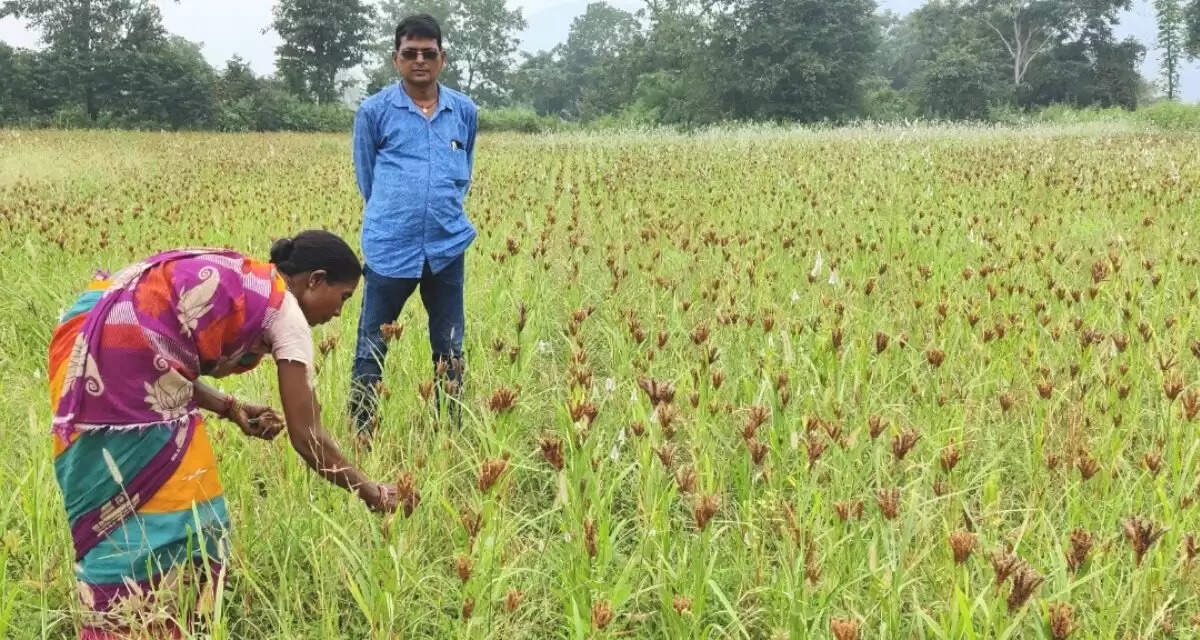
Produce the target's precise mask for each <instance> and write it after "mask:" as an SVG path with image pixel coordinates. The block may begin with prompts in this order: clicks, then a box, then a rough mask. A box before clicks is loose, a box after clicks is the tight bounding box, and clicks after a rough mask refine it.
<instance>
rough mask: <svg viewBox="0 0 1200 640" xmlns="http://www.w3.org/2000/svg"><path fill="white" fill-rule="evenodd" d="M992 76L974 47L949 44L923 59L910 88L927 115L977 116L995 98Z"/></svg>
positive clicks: (994, 85) (984, 116) (981, 117)
mask: <svg viewBox="0 0 1200 640" xmlns="http://www.w3.org/2000/svg"><path fill="white" fill-rule="evenodd" d="M994 78H995V75H994V74H992V73H991V71H990V70H989V69H988V67H987V65H986V64H984V62H983V61H982V60H980V58H979V55H978V54H977V53H976V52H975V51H972V50H971V49H969V48H967V47H964V46H962V45H957V46H949V47H946V48H944V49H942V50H941V51H939V52H938V53H937V54H936V55H935V56H934V57H933V58H932V59H930V60H924V61H922V63H921V70H920V72H919V73H918V74H917V76H916V78H915V80H914V86H913V88H912V91H913V93H914V94H915V95H916V96H917V100H916V101H917V103H918V104H919V105H920V106H921V109H922V111H924V112H925V114H926V115H929V116H935V117H940V118H949V119H953V120H965V119H976V120H978V119H983V118H986V117H987V115H988V109H989V108H990V107H991V106H992V104H993V102H995V101H996V83H995V81H994Z"/></svg>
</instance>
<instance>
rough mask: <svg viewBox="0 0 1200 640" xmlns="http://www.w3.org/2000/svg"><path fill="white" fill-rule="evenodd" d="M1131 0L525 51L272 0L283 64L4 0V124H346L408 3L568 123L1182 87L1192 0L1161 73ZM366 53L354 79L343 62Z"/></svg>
mask: <svg viewBox="0 0 1200 640" xmlns="http://www.w3.org/2000/svg"><path fill="white" fill-rule="evenodd" d="M1130 4H1131V0H928V1H927V2H926V3H924V4H923V5H922V6H921V7H919V8H918V9H916V10H915V11H913V12H911V13H909V14H907V15H905V16H903V17H901V16H898V15H895V14H893V13H889V12H879V11H878V8H877V6H876V3H875V2H874V0H788V1H787V2H780V1H778V0H646V2H645V6H644V7H642V8H641V9H640V10H638V11H635V12H630V11H625V10H622V9H619V8H616V7H613V6H611V5H609V4H606V3H604V2H594V3H592V4H589V5H588V6H587V9H586V11H585V12H584V13H583V14H582V15H580V16H578V17H577V18H575V20H574V21H573V22H572V24H571V27H570V31H569V33H568V36H567V38H566V40H565V41H564V42H563V43H561V44H559V45H557V46H555V47H554V48H552V49H550V50H546V51H539V52H537V53H532V54H529V53H519V40H518V34H519V33H520V32H521V31H522V30H523V29H524V28H525V27H526V21H525V18H524V16H523V15H522V12H521V10H520V9H518V8H511V7H509V6H508V5H507V4H506V2H505V0H425V1H422V2H415V1H413V0H378V1H376V2H366V1H364V0H279V1H278V2H277V3H276V4H275V6H274V10H273V20H272V24H271V28H272V29H273V30H274V31H276V32H277V33H278V34H279V36H280V38H281V40H282V44H281V45H280V46H279V47H278V48H277V50H276V65H275V67H276V70H275V73H274V74H272V75H270V76H259V75H256V74H255V73H254V72H253V71H252V70H251V68H250V66H249V65H248V64H247V63H246V61H244V60H242V59H240V58H238V57H234V58H233V59H231V60H229V61H228V62H227V63H226V64H225V66H224V67H223V68H220V69H214V68H213V67H212V66H211V65H209V64H208V63H207V62H206V61H205V59H204V57H203V56H202V55H201V52H200V48H199V46H198V45H196V44H194V43H191V42H189V41H187V40H185V39H183V38H180V37H178V36H174V35H172V34H170V33H168V32H167V31H166V29H165V28H164V27H163V24H162V17H161V14H160V12H159V10H158V8H157V7H156V6H155V5H154V4H153V3H152V2H149V1H148V0H3V1H2V2H0V17H4V16H16V17H19V18H22V19H24V20H25V21H27V23H28V24H29V25H30V26H31V27H32V28H33V29H36V30H37V31H38V32H39V34H40V36H41V41H42V43H43V44H44V46H43V47H41V48H40V49H38V50H28V49H16V48H13V47H11V46H8V45H7V44H4V43H0V78H2V79H3V82H0V123H7V124H30V125H48V126H111V127H130V128H167V129H219V130H228V131H251V130H280V129H289V130H345V129H347V128H348V127H349V125H350V122H351V119H352V117H353V107H352V106H349V105H348V104H347V103H346V100H345V96H346V95H347V91H348V90H349V89H351V88H353V85H355V84H358V85H359V88H360V89H363V90H365V91H366V92H367V93H373V92H374V91H377V90H379V89H380V88H382V87H384V86H386V85H387V84H389V83H392V82H395V79H396V75H395V72H394V71H393V70H392V68H391V61H390V54H391V51H392V49H393V30H394V28H395V25H396V24H397V23H398V22H399V21H400V19H401V18H402V17H404V16H406V15H409V14H412V13H430V14H432V15H434V16H435V17H436V18H438V19H439V21H440V22H441V23H442V25H443V28H444V31H445V35H446V49H447V51H448V52H449V54H450V57H449V60H450V62H449V65H448V68H447V69H446V71H445V72H444V74H443V76H442V80H443V81H444V82H445V83H446V84H448V85H449V86H453V87H455V88H458V89H460V90H462V91H465V92H466V93H468V94H469V95H471V96H472V97H473V98H475V99H476V101H477V102H479V103H480V105H481V106H482V107H483V108H484V112H485V114H486V113H487V111H489V110H496V109H498V108H502V107H515V108H519V109H525V110H529V111H533V112H536V113H537V114H538V115H540V116H544V117H550V118H561V119H563V120H572V121H593V120H596V119H603V118H613V119H618V120H628V121H637V122H643V123H662V124H682V125H699V124H706V123H713V122H719V121H725V120H747V121H754V120H772V121H800V122H813V121H845V120H849V119H855V118H871V119H878V120H894V119H900V118H917V117H931V118H946V119H981V118H987V117H989V114H991V113H993V112H994V111H995V110H997V109H1034V108H1038V107H1041V106H1046V105H1050V104H1067V105H1072V106H1078V107H1085V106H1102V107H1108V106H1121V107H1126V108H1134V107H1136V106H1137V105H1138V104H1139V102H1141V101H1144V100H1146V99H1147V98H1148V97H1149V96H1151V95H1153V94H1154V93H1155V92H1156V90H1161V91H1162V92H1163V93H1165V94H1166V96H1167V97H1168V98H1175V97H1176V96H1177V95H1178V85H1179V67H1180V65H1181V63H1182V61H1183V60H1185V59H1188V58H1192V57H1195V56H1198V55H1200V0H1154V8H1155V10H1156V13H1157V15H1158V27H1159V28H1158V34H1157V42H1156V43H1154V44H1155V48H1156V49H1157V50H1158V54H1159V57H1160V61H1161V62H1162V65H1161V66H1162V69H1163V72H1162V77H1161V78H1158V79H1156V80H1158V82H1157V84H1151V83H1150V82H1148V81H1147V80H1146V79H1144V78H1142V77H1141V75H1140V74H1139V72H1138V68H1139V65H1140V64H1141V62H1142V60H1143V59H1144V57H1145V56H1146V55H1147V54H1148V50H1147V46H1146V45H1145V44H1143V43H1140V42H1138V41H1136V40H1134V39H1132V38H1125V39H1118V38H1117V37H1116V35H1115V26H1116V25H1117V23H1118V18H1119V15H1120V13H1121V12H1122V11H1124V10H1126V9H1128V8H1129V7H1130ZM352 69H361V70H362V72H363V75H364V76H365V78H359V79H355V77H354V75H353V74H350V73H348V71H350V70H352Z"/></svg>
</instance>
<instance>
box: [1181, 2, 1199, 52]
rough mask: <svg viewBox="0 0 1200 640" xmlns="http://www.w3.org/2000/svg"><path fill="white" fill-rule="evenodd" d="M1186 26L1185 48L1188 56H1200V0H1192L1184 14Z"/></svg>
mask: <svg viewBox="0 0 1200 640" xmlns="http://www.w3.org/2000/svg"><path fill="white" fill-rule="evenodd" d="M1183 21H1184V28H1185V29H1186V31H1187V34H1186V36H1187V37H1186V41H1185V42H1184V48H1185V50H1186V51H1187V53H1188V56H1190V57H1193V58H1197V57H1200V0H1192V2H1191V4H1189V5H1188V6H1187V9H1185V10H1184V14H1183Z"/></svg>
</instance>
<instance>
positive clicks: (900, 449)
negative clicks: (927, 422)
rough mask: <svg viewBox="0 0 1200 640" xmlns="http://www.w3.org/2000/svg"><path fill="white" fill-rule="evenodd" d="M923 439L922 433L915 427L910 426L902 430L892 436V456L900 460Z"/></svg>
mask: <svg viewBox="0 0 1200 640" xmlns="http://www.w3.org/2000/svg"><path fill="white" fill-rule="evenodd" d="M920 439H921V434H919V433H917V431H916V430H915V429H912V428H909V429H905V430H904V431H901V432H900V433H898V434H896V436H895V437H893V438H892V456H893V457H895V458H896V461H897V462H899V461H901V460H903V459H904V456H906V455H908V452H909V451H912V448H913V447H915V446H917V441H919V440H920Z"/></svg>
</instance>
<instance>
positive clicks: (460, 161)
mask: <svg viewBox="0 0 1200 640" xmlns="http://www.w3.org/2000/svg"><path fill="white" fill-rule="evenodd" d="M434 139H435V140H436V144H437V145H438V147H440V151H438V153H437V156H436V157H437V158H438V159H439V160H440V162H439V164H440V165H441V166H442V167H443V170H444V171H445V175H446V177H447V178H449V179H450V180H451V181H453V182H454V184H455V186H458V187H464V186H466V184H467V183H468V182H470V181H471V163H470V162H469V159H468V157H467V138H466V136H465V135H462V132H459V131H453V130H452V131H450V132H449V133H448V134H447V133H439V134H438V135H436V136H435V137H434Z"/></svg>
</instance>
